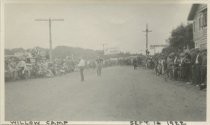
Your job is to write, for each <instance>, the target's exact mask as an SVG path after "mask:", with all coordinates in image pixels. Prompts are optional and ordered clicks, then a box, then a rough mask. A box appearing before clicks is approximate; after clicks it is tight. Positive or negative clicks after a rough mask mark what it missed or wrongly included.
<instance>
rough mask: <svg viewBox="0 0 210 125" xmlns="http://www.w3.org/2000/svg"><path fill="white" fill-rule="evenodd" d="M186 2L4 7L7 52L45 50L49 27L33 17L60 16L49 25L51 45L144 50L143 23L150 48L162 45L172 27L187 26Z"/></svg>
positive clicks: (187, 8)
mask: <svg viewBox="0 0 210 125" xmlns="http://www.w3.org/2000/svg"><path fill="white" fill-rule="evenodd" d="M190 8H191V4H119V3H118V4H116V3H115V4H93V3H92V4H90V3H89V4H7V5H6V6H5V34H6V37H5V42H6V43H5V46H6V48H17V47H23V48H33V47H35V46H40V47H45V48H48V47H49V35H48V33H49V32H48V26H49V25H48V23H47V22H37V21H34V20H35V19H37V18H49V17H51V18H62V19H64V21H61V22H60V21H59V22H53V23H52V41H53V47H55V46H60V45H67V46H73V47H81V48H90V49H95V50H96V49H102V44H103V43H105V44H106V46H105V47H106V48H112V47H117V48H119V49H120V50H122V51H129V52H139V51H140V50H144V49H145V33H144V32H142V31H143V30H145V27H146V23H148V25H149V29H150V30H152V32H151V33H149V45H151V44H165V40H166V39H167V38H168V37H169V36H170V32H171V31H172V29H174V28H176V27H177V26H178V25H180V24H181V23H184V24H186V23H187V16H188V14H189V11H190Z"/></svg>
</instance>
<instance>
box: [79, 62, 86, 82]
mask: <svg viewBox="0 0 210 125" xmlns="http://www.w3.org/2000/svg"><path fill="white" fill-rule="evenodd" d="M78 67H79V69H80V76H81V81H82V82H83V81H84V68H85V61H84V60H83V59H82V58H81V59H80V61H79V64H78Z"/></svg>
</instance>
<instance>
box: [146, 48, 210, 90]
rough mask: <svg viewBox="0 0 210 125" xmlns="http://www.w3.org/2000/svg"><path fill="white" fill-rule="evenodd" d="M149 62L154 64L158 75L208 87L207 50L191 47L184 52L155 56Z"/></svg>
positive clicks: (202, 87) (201, 87)
mask: <svg viewBox="0 0 210 125" xmlns="http://www.w3.org/2000/svg"><path fill="white" fill-rule="evenodd" d="M151 60H152V61H150V62H149V64H150V65H151V64H153V65H154V70H155V73H156V75H164V76H165V79H171V80H180V81H184V82H186V84H192V85H195V86H198V87H200V89H205V88H206V85H207V84H206V83H207V50H199V49H191V50H185V51H183V52H177V53H175V52H172V53H170V54H168V55H166V54H165V55H164V54H159V55H156V56H153V57H152V59H151Z"/></svg>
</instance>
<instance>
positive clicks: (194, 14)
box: [188, 4, 207, 49]
mask: <svg viewBox="0 0 210 125" xmlns="http://www.w3.org/2000/svg"><path fill="white" fill-rule="evenodd" d="M188 21H192V22H193V41H194V43H195V48H199V49H206V48H207V4H193V5H192V7H191V10H190V13H189V15H188Z"/></svg>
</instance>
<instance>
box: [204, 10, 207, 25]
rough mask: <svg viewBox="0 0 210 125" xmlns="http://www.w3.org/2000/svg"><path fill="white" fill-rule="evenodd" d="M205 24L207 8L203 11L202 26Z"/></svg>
mask: <svg viewBox="0 0 210 125" xmlns="http://www.w3.org/2000/svg"><path fill="white" fill-rule="evenodd" d="M206 26H207V9H205V10H204V11H203V27H206Z"/></svg>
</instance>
